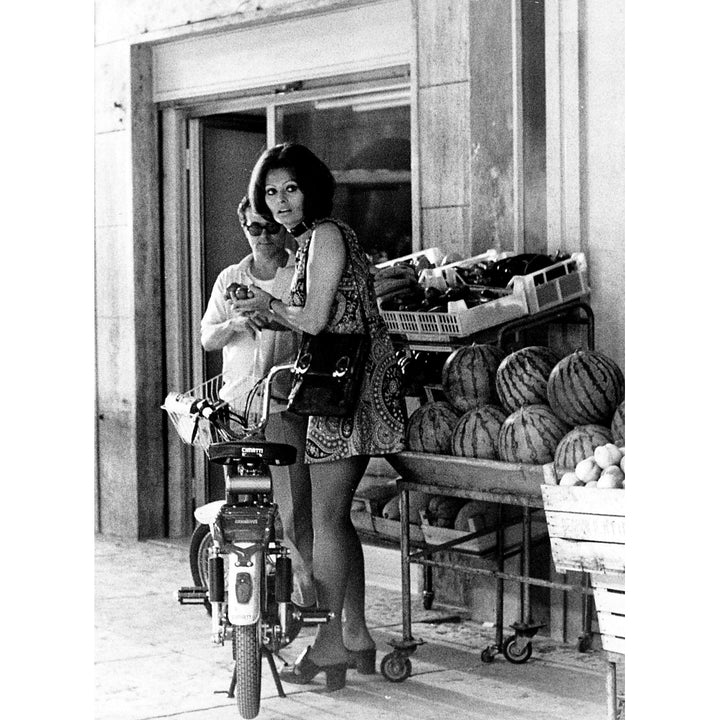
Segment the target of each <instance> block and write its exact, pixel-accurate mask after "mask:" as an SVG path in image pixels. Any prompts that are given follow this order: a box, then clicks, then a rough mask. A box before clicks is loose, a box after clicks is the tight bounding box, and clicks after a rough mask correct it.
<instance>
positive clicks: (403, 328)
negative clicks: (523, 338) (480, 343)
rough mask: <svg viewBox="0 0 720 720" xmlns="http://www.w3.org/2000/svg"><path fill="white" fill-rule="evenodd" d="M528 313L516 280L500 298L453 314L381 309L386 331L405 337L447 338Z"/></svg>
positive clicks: (523, 296)
mask: <svg viewBox="0 0 720 720" xmlns="http://www.w3.org/2000/svg"><path fill="white" fill-rule="evenodd" d="M527 314H528V307H527V300H526V298H525V291H524V289H523V287H522V285H520V284H519V283H513V288H512V290H511V291H509V292H508V294H507V295H506V296H504V297H501V298H498V299H497V300H491V301H490V302H487V303H484V304H483V305H477V306H475V307H473V308H468V309H467V310H461V311H460V312H455V313H428V312H411V311H401V310H381V311H380V315H381V316H382V318H383V320H384V321H385V324H386V325H387V328H388V330H389V331H390V332H391V333H396V334H400V335H404V336H405V337H406V338H407V339H408V340H447V339H449V338H450V337H464V336H465V335H472V334H473V333H476V332H478V331H480V330H484V329H485V328H490V327H494V326H496V325H502V324H503V323H506V322H509V321H510V320H515V319H516V318H519V317H522V316H523V315H527Z"/></svg>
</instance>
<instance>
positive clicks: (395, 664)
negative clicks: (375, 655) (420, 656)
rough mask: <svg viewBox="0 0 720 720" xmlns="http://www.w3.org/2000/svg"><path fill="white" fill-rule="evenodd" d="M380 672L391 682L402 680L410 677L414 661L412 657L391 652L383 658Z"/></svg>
mask: <svg viewBox="0 0 720 720" xmlns="http://www.w3.org/2000/svg"><path fill="white" fill-rule="evenodd" d="M380 672H381V673H382V674H383V677H384V678H385V679H386V680H389V681H390V682H402V681H403V680H407V679H408V678H409V677H410V673H411V672H412V663H411V662H410V658H408V657H405V656H403V655H400V654H399V653H394V652H391V653H389V654H388V655H386V656H385V657H384V658H383V659H382V662H381V663H380Z"/></svg>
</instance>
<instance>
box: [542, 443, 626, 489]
mask: <svg viewBox="0 0 720 720" xmlns="http://www.w3.org/2000/svg"><path fill="white" fill-rule="evenodd" d="M555 473H556V475H557V474H558V469H557V465H556V466H555ZM558 484H559V485H571V486H572V485H584V486H585V487H586V488H598V489H600V490H602V489H621V488H624V487H625V448H624V447H618V446H617V445H614V444H613V443H605V444H604V445H600V446H598V447H596V448H595V449H594V450H593V452H592V453H591V454H590V455H588V456H587V457H585V458H583V459H582V460H581V461H580V462H579V463H578V464H577V465H576V466H575V470H574V471H572V470H569V471H566V472H564V473H563V475H562V477H561V478H560V481H559V483H558Z"/></svg>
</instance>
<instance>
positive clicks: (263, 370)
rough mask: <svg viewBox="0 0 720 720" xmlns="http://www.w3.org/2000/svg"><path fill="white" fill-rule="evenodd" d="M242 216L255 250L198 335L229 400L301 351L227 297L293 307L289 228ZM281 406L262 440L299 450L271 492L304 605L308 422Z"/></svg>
mask: <svg viewBox="0 0 720 720" xmlns="http://www.w3.org/2000/svg"><path fill="white" fill-rule="evenodd" d="M237 212H238V219H239V220H240V225H241V226H242V229H243V232H244V233H245V237H246V238H247V240H248V242H249V243H250V249H251V251H252V252H251V254H250V255H247V256H246V257H244V258H243V259H242V260H241V261H240V262H239V263H237V264H236V265H230V266H229V267H227V268H225V269H224V270H222V271H221V272H220V274H219V275H218V277H217V279H216V281H215V284H214V286H213V289H212V293H211V295H210V301H209V302H208V306H207V310H206V311H205V314H204V315H203V318H202V321H201V336H200V341H201V343H202V346H203V348H205V350H208V351H213V350H222V360H223V389H222V390H221V391H220V396H221V397H222V398H223V399H225V400H228V401H231V400H232V395H233V393H232V386H233V382H234V381H239V380H242V379H243V378H246V377H248V376H249V375H254V376H255V377H257V378H261V377H264V376H265V375H266V374H267V372H268V370H270V368H271V367H272V366H273V365H280V364H284V363H289V362H293V361H294V360H295V356H296V355H297V351H298V347H299V336H298V334H297V333H295V332H292V331H291V330H290V329H289V328H288V327H286V326H282V325H279V324H272V325H271V324H269V323H268V322H266V321H265V320H264V318H263V317H262V316H261V315H259V314H258V313H253V312H250V313H248V312H245V311H243V310H242V309H241V303H240V302H239V301H238V300H237V298H236V297H235V296H234V295H233V294H232V293H228V288H230V287H231V286H232V285H233V283H235V284H237V285H245V286H246V287H249V286H251V285H252V286H254V287H257V288H262V289H263V290H264V291H266V292H268V293H271V294H272V295H274V296H276V297H282V298H284V299H285V300H286V301H287V302H289V301H290V284H291V282H292V279H293V276H294V273H295V255H294V253H293V252H292V251H291V250H288V249H286V246H287V245H288V244H289V243H288V240H290V241H291V242H292V238H291V237H290V236H289V235H288V233H287V231H286V230H285V228H284V227H283V226H282V225H280V224H279V223H277V222H274V221H268V220H266V219H265V218H263V217H261V216H260V215H258V214H257V213H255V212H253V211H252V209H251V208H250V202H249V201H248V198H247V197H244V198H243V199H242V200H241V201H240V205H239V206H238V210H237ZM292 244H293V245H294V244H295V243H292ZM283 407H284V406H283V404H278V403H273V405H272V406H271V410H272V411H273V412H272V414H271V415H270V418H269V419H268V424H267V427H266V430H265V435H266V437H267V439H268V440H270V441H271V442H279V443H287V444H289V445H293V446H294V447H295V448H297V450H298V462H296V463H295V464H294V465H288V466H280V467H273V468H272V473H273V494H274V498H275V501H276V502H277V504H278V507H279V510H280V517H281V519H282V523H283V529H284V536H285V540H286V541H287V542H288V546H289V547H290V551H291V553H292V559H293V570H294V573H293V574H294V579H295V592H294V594H293V601H294V602H295V603H296V604H297V605H299V606H303V607H307V606H312V605H313V604H314V603H315V590H314V586H313V582H312V573H311V563H312V542H313V538H312V523H311V509H310V493H309V486H310V476H309V471H308V466H307V465H306V464H305V463H304V462H303V451H304V448H305V433H306V429H307V419H306V418H301V417H299V416H298V415H295V414H292V413H288V412H286V411H285V410H284V409H283Z"/></svg>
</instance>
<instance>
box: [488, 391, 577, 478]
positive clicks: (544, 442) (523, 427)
mask: <svg viewBox="0 0 720 720" xmlns="http://www.w3.org/2000/svg"><path fill="white" fill-rule="evenodd" d="M569 430H570V427H569V426H568V425H566V424H565V423H564V422H563V421H562V420H560V419H559V418H558V417H557V416H556V415H554V414H553V412H552V410H551V409H550V408H549V407H548V406H547V405H540V404H538V405H524V406H523V407H521V408H520V409H518V410H516V411H515V412H514V413H511V414H510V415H509V416H508V417H507V418H506V420H505V422H504V423H503V424H502V427H501V428H500V435H499V437H498V453H499V455H500V458H501V459H502V460H505V462H512V463H528V464H530V465H542V464H543V463H547V462H551V461H552V460H553V458H554V457H555V448H556V447H557V445H558V443H559V442H560V440H561V438H562V437H563V436H564V435H566V434H567V432H568V431H569Z"/></svg>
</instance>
